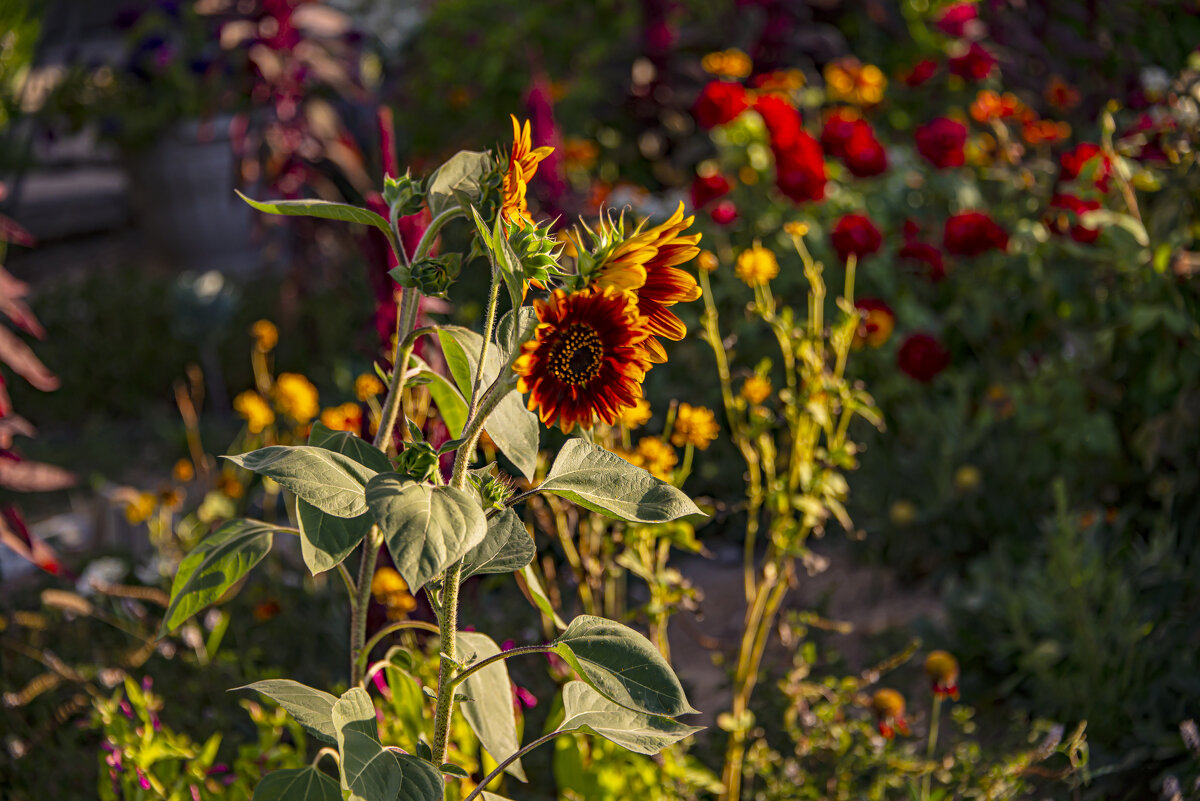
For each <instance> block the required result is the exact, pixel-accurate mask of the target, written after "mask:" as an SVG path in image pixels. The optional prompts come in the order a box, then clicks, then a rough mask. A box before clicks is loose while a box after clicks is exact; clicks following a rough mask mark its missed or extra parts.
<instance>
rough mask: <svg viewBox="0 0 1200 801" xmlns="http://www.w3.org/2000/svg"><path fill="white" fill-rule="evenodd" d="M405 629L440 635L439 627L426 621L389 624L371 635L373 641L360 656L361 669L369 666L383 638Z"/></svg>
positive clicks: (404, 621) (364, 648)
mask: <svg viewBox="0 0 1200 801" xmlns="http://www.w3.org/2000/svg"><path fill="white" fill-rule="evenodd" d="M404 629H421V630H422V631H431V632H433V633H434V634H437V633H438V627H437V626H435V625H433V624H432V623H426V622H425V621H424V620H401V621H399V622H397V623H389V624H387V625H386V626H384V627H383V628H381V629H380V630H379V631H377V632H375V633H374V634H372V635H371V639H369V640H367V643H366V645H364V646H363V650H362V653H361V654H359V655H358V661H359V662H360V663H361V664H360V665H359V667H360V669H361V668H365V667H366V666H367V660H368V659H370V658H371V652H372V651H374V650H375V646H376V645H379V643H381V642H383V638H384V637H386V636H388V635H389V634H395V633H396V632H397V631H403V630H404Z"/></svg>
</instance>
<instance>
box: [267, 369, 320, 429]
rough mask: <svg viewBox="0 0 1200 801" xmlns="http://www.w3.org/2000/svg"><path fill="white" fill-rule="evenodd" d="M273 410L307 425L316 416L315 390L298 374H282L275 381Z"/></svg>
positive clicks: (317, 409)
mask: <svg viewBox="0 0 1200 801" xmlns="http://www.w3.org/2000/svg"><path fill="white" fill-rule="evenodd" d="M275 408H276V409H277V410H278V411H279V412H281V413H282V414H286V415H287V416H288V417H290V418H292V419H293V420H295V421H296V422H297V423H307V422H308V421H309V420H311V419H313V418H314V417H316V416H317V414H318V413H319V412H320V411H321V406H320V404H319V403H318V402H317V388H316V387H314V386H313V384H312V382H311V381H309V380H308V379H307V378H305V377H304V376H302V375H300V374H299V373H282V374H280V376H279V378H277V379H275Z"/></svg>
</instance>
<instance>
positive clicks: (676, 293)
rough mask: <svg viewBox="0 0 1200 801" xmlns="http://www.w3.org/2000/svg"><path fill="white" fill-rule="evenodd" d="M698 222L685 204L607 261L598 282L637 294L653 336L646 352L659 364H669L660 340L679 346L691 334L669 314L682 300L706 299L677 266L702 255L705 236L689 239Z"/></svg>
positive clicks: (598, 269) (605, 258) (604, 258)
mask: <svg viewBox="0 0 1200 801" xmlns="http://www.w3.org/2000/svg"><path fill="white" fill-rule="evenodd" d="M694 219H695V218H694V217H684V216H683V204H682V203H680V204H679V208H677V209H676V210H675V213H674V214H672V215H671V217H670V219H668V220H667V221H666V222H664V223H662V224H661V225H656V226H654V227H653V228H650V229H648V230H646V231H637V232H635V233H634V235H633V236H630V237H628V238H627V239H625V240H623V241H622V242H620V243H619V244H618V245H616V246H615V247H614V248H613V249H612V251H611V252H610V253H608V254H606V255H604V256H602V257H601V259H600V260H599V262H598V264H597V266H596V273H595V275H596V278H595V283H596V284H597V285H598V286H601V287H613V288H616V289H624V290H628V291H630V292H635V293H636V294H637V305H638V314H640V315H641V316H642V317H643V318H645V321H646V327H647V328H648V329H649V331H650V336H649V337H648V338H647V339H646V342H645V344H644V345H643V347H644V348H645V350H646V355H647V358H649V360H650V361H651V362H652V363H654V364H662V363H663V362H665V361H666V360H667V352H666V350H664V349H663V346H662V344H661V343H660V342H659V341H658V340H657V339H655V337H665V338H666V339H671V340H674V341H676V342H678V341H679V340H681V339H683V337H684V335H685V334H687V328H686V327H685V326H684V324H683V321H682V320H680V319H679V318H678V317H676V316H675V314H674V313H673V312H671V311H669V310H668V308H667V307H669V306H674V305H675V304H676V303H679V302H681V301H692V300H696V299H697V298H699V297H700V285H699V284H697V283H696V279H695V278H693V277H692V276H691V275H690V274H689V273H686V272H684V271H683V270H681V269H679V267H678V266H677V265H680V264H684V263H685V262H689V261H691V260H692V259H694V258H695V257H696V256H697V255H698V254H699V253H700V248H699V247H698V245H699V243H700V234H689V235H687V236H683V232H684V231H685V230H686V229H687V228H688V227H689V226H690V225H691V224H692V222H693V220H694Z"/></svg>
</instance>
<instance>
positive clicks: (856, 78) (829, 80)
mask: <svg viewBox="0 0 1200 801" xmlns="http://www.w3.org/2000/svg"><path fill="white" fill-rule="evenodd" d="M825 89H826V92H827V93H828V94H829V98H830V99H831V100H835V101H840V102H844V103H851V104H853V105H856V106H874V105H876V104H878V103H879V102H881V101H882V100H883V93H884V90H885V89H887V77H886V76H885V75H884V74H883V70H881V69H879V67H876V66H875V65H874V64H863V63H862V62H861V61H859V60H858V59H856V58H839V59H836V60H834V61H831V62H829V63H828V64H826V65H825Z"/></svg>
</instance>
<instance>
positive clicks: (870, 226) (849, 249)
mask: <svg viewBox="0 0 1200 801" xmlns="http://www.w3.org/2000/svg"><path fill="white" fill-rule="evenodd" d="M829 238H830V239H832V240H833V249H834V250H836V251H837V254H838V258H840V259H841V260H842V261H843V262H845V261H849V259H850V255H851V254H854V256H855V258H857V259H858V261H862V260H863V259H865V258H866V257H867V256H870V255H871V254H872V253H877V252H878V251H879V247H880V245H882V244H883V237H882V236H881V235H880V233H879V229H878V228H876V227H875V223H873V222H871V218H869V217H867V215H865V214H847V215H846V216H845V217H843V218H842V219H840V220H838V222H837V225H835V226H834V227H833V233H832V234H830V236H829Z"/></svg>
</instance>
